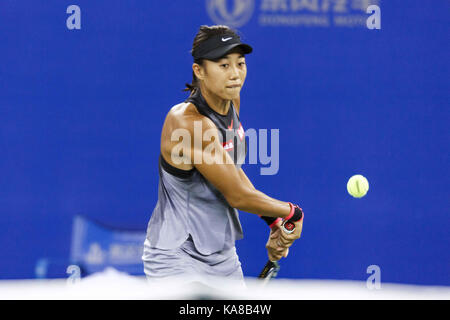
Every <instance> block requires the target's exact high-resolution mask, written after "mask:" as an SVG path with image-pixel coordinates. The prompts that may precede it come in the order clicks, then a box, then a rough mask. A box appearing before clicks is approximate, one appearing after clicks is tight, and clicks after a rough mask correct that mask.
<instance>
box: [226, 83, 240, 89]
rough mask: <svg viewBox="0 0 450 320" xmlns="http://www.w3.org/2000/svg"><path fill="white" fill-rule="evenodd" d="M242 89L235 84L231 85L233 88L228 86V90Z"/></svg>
mask: <svg viewBox="0 0 450 320" xmlns="http://www.w3.org/2000/svg"><path fill="white" fill-rule="evenodd" d="M240 87H241V85H240V84H234V85H231V86H227V88H228V89H235V88H240Z"/></svg>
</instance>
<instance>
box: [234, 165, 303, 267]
mask: <svg viewBox="0 0 450 320" xmlns="http://www.w3.org/2000/svg"><path fill="white" fill-rule="evenodd" d="M239 175H240V177H241V181H242V183H244V184H246V185H247V186H248V187H249V188H253V189H255V187H254V186H253V184H252V182H251V181H250V179H249V178H248V177H247V175H246V174H245V172H244V170H242V168H240V169H239ZM302 229H303V219H302V220H301V221H299V222H296V223H295V231H294V232H293V233H291V234H287V233H285V232H284V231H283V230H282V228H281V221H278V222H277V223H276V224H275V225H274V227H273V228H272V230H271V232H270V235H269V240H268V241H267V244H266V248H267V250H268V251H269V250H270V251H272V250H273V251H275V252H276V256H279V254H280V253H281V252H282V256H284V257H286V256H287V252H284V249H287V248H289V247H290V246H292V244H293V243H294V241H295V240H297V239H299V238H300V236H301V234H302ZM277 230H279V231H277ZM280 247H282V248H283V250H281V251H280V250H279V248H280ZM275 252H274V255H275ZM283 253H284V254H283ZM270 254H271V253H270V252H269V255H270ZM277 260H279V259H277Z"/></svg>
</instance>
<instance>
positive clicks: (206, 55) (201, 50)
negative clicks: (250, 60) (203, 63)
mask: <svg viewBox="0 0 450 320" xmlns="http://www.w3.org/2000/svg"><path fill="white" fill-rule="evenodd" d="M235 48H239V49H241V50H242V53H243V54H249V53H251V52H252V51H253V49H252V47H251V46H249V45H248V44H245V43H242V42H241V40H240V38H239V37H237V36H234V35H220V36H215V37H213V38H210V39H208V40H206V41H205V42H203V43H202V44H200V45H199V47H198V48H196V49H195V50H194V51H193V52H192V56H193V57H194V59H196V60H197V59H207V60H218V59H220V58H222V57H224V56H226V55H227V53H228V52H230V51H231V50H233V49H235Z"/></svg>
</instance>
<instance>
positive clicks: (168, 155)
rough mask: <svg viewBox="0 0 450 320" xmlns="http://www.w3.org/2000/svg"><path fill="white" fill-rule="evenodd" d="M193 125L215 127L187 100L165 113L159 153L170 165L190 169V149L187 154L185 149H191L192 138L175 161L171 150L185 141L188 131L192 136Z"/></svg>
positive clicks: (203, 127) (205, 127)
mask: <svg viewBox="0 0 450 320" xmlns="http://www.w3.org/2000/svg"><path fill="white" fill-rule="evenodd" d="M195 125H197V126H198V125H201V128H202V130H205V129H209V128H216V126H215V124H214V123H213V122H212V121H211V120H210V119H209V118H207V117H205V116H204V115H202V114H200V113H199V112H198V111H197V108H196V107H195V106H194V105H193V104H192V103H188V102H183V103H179V104H177V105H175V106H173V107H172V108H171V109H170V110H169V112H168V113H167V115H166V119H165V120H164V125H163V128H162V132H161V154H162V155H163V157H164V159H165V160H166V161H167V162H169V164H171V165H172V166H174V167H176V168H179V169H181V170H190V169H192V168H193V165H192V164H191V163H190V160H189V159H190V158H191V150H189V154H186V153H185V151H187V149H192V147H193V145H192V143H193V139H190V140H191V141H190V143H189V145H188V146H186V145H184V146H185V147H187V148H184V149H182V150H181V153H180V154H179V155H177V160H179V161H176V162H182V163H176V162H175V161H173V160H174V159H173V156H174V155H173V154H172V152H173V150H177V149H175V148H177V146H178V147H179V146H180V142H181V141H183V142H185V140H183V139H185V135H186V133H189V136H190V137H191V138H192V137H194V128H195Z"/></svg>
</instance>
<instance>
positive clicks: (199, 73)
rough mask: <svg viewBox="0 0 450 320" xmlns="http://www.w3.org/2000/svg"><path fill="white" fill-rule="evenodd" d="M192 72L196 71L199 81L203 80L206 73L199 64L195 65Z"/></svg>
mask: <svg viewBox="0 0 450 320" xmlns="http://www.w3.org/2000/svg"><path fill="white" fill-rule="evenodd" d="M192 71H194V74H195V76H196V77H197V79H199V80H203V78H204V73H205V71H204V69H203V68H202V67H201V66H200V65H199V64H197V63H193V64H192Z"/></svg>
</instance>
